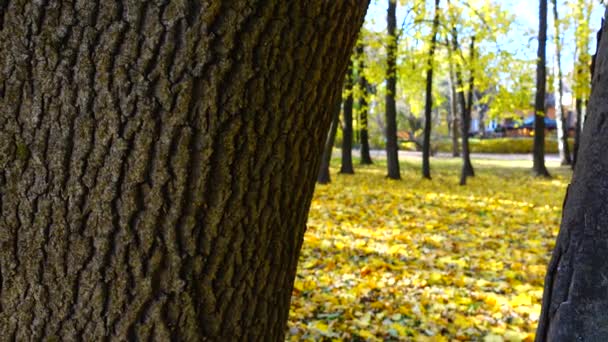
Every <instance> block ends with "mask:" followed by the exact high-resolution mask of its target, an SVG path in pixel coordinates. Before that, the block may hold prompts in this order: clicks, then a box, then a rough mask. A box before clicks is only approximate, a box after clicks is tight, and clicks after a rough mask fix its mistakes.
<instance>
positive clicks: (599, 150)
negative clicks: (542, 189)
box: [536, 13, 608, 342]
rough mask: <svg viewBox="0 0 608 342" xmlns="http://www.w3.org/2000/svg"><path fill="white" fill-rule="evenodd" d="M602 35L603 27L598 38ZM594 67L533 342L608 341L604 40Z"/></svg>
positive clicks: (607, 53)
mask: <svg viewBox="0 0 608 342" xmlns="http://www.w3.org/2000/svg"><path fill="white" fill-rule="evenodd" d="M607 14H608V13H607ZM606 30H608V27H606V25H604V27H603V28H602V31H603V32H604V34H603V36H604V37H606ZM596 62H597V63H596V67H595V71H594V74H593V86H592V91H591V97H590V100H589V105H588V114H587V118H586V120H585V125H584V128H583V133H582V137H581V145H580V148H579V151H578V159H577V162H576V166H575V169H574V175H573V177H572V182H571V184H570V185H569V187H568V191H567V193H566V197H565V199H564V207H563V213H562V222H561V227H560V232H559V235H558V237H557V243H556V245H555V249H554V251H553V256H552V258H551V262H550V263H549V267H548V270H547V276H546V278H545V290H544V294H543V304H542V312H541V316H540V320H539V325H538V330H537V333H536V341H537V342H544V341H552V342H554V341H555V342H561V341H607V340H608V281H607V277H608V263H606V256H607V255H608V215H607V213H608V196H606V193H607V192H608V182H607V181H606V180H607V176H606V175H607V174H608V155H607V154H606V152H605V151H606V148H608V39H602V40H601V41H600V43H599V49H598V54H597V57H596Z"/></svg>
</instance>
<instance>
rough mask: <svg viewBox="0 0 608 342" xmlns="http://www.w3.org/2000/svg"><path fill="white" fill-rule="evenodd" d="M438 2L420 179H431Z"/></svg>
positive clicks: (436, 0)
mask: <svg viewBox="0 0 608 342" xmlns="http://www.w3.org/2000/svg"><path fill="white" fill-rule="evenodd" d="M439 13H440V9H439V0H435V16H434V18H433V28H432V30H431V44H430V48H429V56H428V65H427V70H426V92H425V104H424V131H423V132H424V133H423V135H424V138H423V142H422V177H423V178H427V179H431V162H430V158H431V127H432V121H433V118H432V110H433V64H434V59H435V45H436V43H437V32H438V31H439Z"/></svg>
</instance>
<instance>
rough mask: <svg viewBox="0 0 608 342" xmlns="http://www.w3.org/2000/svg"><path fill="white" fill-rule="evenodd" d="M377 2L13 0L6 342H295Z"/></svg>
mask: <svg viewBox="0 0 608 342" xmlns="http://www.w3.org/2000/svg"><path fill="white" fill-rule="evenodd" d="M366 7H367V2H366V1H325V0H311V1H306V2H305V3H304V2H299V1H290V2H285V1H261V0H260V1H244V0H243V1H219V0H214V1H177V0H176V1H169V2H166V1H159V2H139V1H119V2H113V1H100V0H90V1H61V0H60V1H26V0H13V1H0V51H1V52H0V331H1V334H2V336H3V338H2V339H3V340H4V339H6V340H17V341H26V340H49V341H51V340H62V341H73V340H85V341H104V340H142V341H143V340H158V341H161V340H162V341H168V340H180V341H206V340H214V341H233V340H274V341H282V339H283V336H284V330H285V324H286V319H287V314H288V310H289V301H290V295H291V290H292V285H293V279H294V276H295V270H296V263H297V260H298V254H299V250H300V246H301V244H302V239H303V234H304V231H305V223H306V217H307V214H308V208H309V205H310V201H311V197H312V191H313V188H314V181H315V179H316V176H317V171H318V167H319V160H320V156H321V151H322V148H323V141H324V139H323V138H324V137H325V136H326V134H327V129H328V127H329V123H330V120H331V113H332V112H333V104H334V103H335V100H336V99H337V97H338V96H340V87H341V84H342V81H343V75H344V71H345V69H346V66H347V62H348V58H349V55H350V51H352V47H353V44H354V42H355V38H356V36H357V32H358V30H359V28H360V25H361V23H362V21H363V17H364V14H365V10H366Z"/></svg>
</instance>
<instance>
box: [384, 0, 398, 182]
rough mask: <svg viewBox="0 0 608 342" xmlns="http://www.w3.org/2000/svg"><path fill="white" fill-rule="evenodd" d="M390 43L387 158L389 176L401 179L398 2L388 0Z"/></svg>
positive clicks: (387, 76)
mask: <svg viewBox="0 0 608 342" xmlns="http://www.w3.org/2000/svg"><path fill="white" fill-rule="evenodd" d="M386 21H387V32H388V44H387V47H386V50H387V58H386V65H387V67H386V160H387V168H388V178H391V179H401V173H400V172H399V146H398V143H397V105H396V103H395V95H396V92H397V86H396V85H397V68H396V65H397V32H396V30H397V2H396V0H388V10H387V15H386Z"/></svg>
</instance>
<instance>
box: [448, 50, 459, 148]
mask: <svg viewBox="0 0 608 342" xmlns="http://www.w3.org/2000/svg"><path fill="white" fill-rule="evenodd" d="M446 42H448V43H449V40H448V39H446ZM447 50H448V67H449V77H448V80H449V82H450V84H449V85H450V89H449V91H450V125H449V126H450V137H451V138H452V157H459V156H460V144H459V142H458V137H459V136H460V134H459V132H460V126H459V120H458V116H459V115H458V98H457V97H458V96H457V93H456V79H455V78H456V76H455V75H454V62H453V61H454V59H453V58H452V48H450V47H449V46H448V48H447Z"/></svg>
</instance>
